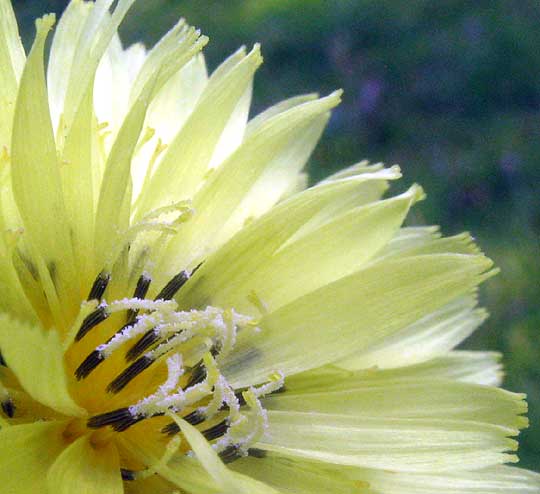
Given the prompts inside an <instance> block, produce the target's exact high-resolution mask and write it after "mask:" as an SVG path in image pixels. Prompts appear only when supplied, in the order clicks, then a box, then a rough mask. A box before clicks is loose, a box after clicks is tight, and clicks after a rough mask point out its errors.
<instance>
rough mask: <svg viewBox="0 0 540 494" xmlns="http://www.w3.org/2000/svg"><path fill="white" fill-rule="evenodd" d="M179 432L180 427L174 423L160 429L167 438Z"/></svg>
mask: <svg viewBox="0 0 540 494" xmlns="http://www.w3.org/2000/svg"><path fill="white" fill-rule="evenodd" d="M179 432H180V427H179V426H178V424H177V423H176V422H171V423H169V424H167V425H166V426H165V427H163V428H162V429H161V433H162V434H166V435H167V436H174V435H175V434H178V433H179Z"/></svg>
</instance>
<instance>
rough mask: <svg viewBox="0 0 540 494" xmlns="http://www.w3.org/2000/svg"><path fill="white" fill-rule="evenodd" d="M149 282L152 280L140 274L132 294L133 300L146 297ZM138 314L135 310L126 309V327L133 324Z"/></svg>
mask: <svg viewBox="0 0 540 494" xmlns="http://www.w3.org/2000/svg"><path fill="white" fill-rule="evenodd" d="M151 282H152V279H151V278H150V277H149V276H147V275H145V274H142V275H141V276H140V277H139V279H138V280H137V286H136V287H135V291H134V292H133V298H139V299H143V298H144V297H146V293H147V292H148V288H149V287H150V283H151ZM138 313H139V311H138V310H137V309H128V312H127V322H126V323H127V324H128V325H129V324H133V323H134V322H135V318H136V317H137V314H138Z"/></svg>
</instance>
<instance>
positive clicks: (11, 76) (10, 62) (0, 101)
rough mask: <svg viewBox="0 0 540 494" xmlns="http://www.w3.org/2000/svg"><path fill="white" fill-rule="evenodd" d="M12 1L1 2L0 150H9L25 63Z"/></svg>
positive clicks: (3, 0)
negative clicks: (14, 111) (14, 113)
mask: <svg viewBox="0 0 540 494" xmlns="http://www.w3.org/2000/svg"><path fill="white" fill-rule="evenodd" d="M25 58H26V56H25V54H24V49H23V46H22V44H21V40H20V38H19V29H18V28H17V21H16V19H15V15H14V14H13V9H12V7H11V2H10V0H0V67H2V70H0V107H1V108H2V112H0V148H3V147H4V146H5V147H7V148H8V149H9V147H10V141H11V128H12V120H13V110H14V108H15V99H16V98H17V87H18V83H19V80H20V77H21V73H22V71H23V67H24V62H25Z"/></svg>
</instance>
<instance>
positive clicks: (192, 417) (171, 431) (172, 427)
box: [161, 410, 206, 436]
mask: <svg viewBox="0 0 540 494" xmlns="http://www.w3.org/2000/svg"><path fill="white" fill-rule="evenodd" d="M182 418H183V419H184V420H185V421H186V422H188V423H190V424H191V425H199V424H202V423H203V422H204V421H205V420H206V417H205V416H204V415H203V414H202V413H201V412H199V410H193V412H191V413H188V414H187V415H186V416H185V417H182ZM161 432H162V433H163V434H166V435H168V436H174V435H175V434H178V433H179V432H180V427H179V425H178V424H177V423H176V422H171V423H170V424H167V425H166V426H165V427H163V429H161Z"/></svg>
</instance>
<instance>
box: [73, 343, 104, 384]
mask: <svg viewBox="0 0 540 494" xmlns="http://www.w3.org/2000/svg"><path fill="white" fill-rule="evenodd" d="M104 360H105V357H104V356H103V353H102V352H100V351H99V350H94V351H93V352H92V353H90V355H88V357H86V358H85V359H84V360H83V362H82V364H81V365H79V367H77V370H76V371H75V377H76V378H77V381H80V380H81V379H86V378H87V377H88V376H89V375H90V373H91V372H92V371H93V370H94V369H95V368H96V367H97V366H98V365H99V364H101V362H103V361H104Z"/></svg>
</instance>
